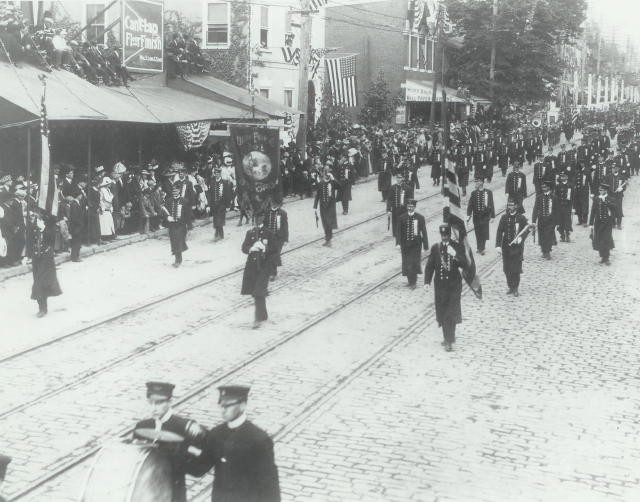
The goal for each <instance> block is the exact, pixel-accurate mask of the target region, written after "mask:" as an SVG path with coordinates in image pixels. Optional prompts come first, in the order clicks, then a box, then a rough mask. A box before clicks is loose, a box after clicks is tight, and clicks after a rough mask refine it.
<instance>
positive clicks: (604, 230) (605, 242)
mask: <svg viewBox="0 0 640 502" xmlns="http://www.w3.org/2000/svg"><path fill="white" fill-rule="evenodd" d="M608 191H609V185H607V184H606V183H601V184H600V186H599V187H598V196H597V197H594V199H593V205H592V206H591V216H590V217H589V225H590V226H591V241H592V242H591V244H592V246H593V249H594V250H596V251H598V252H599V253H600V263H604V264H605V265H610V262H609V255H610V253H611V250H612V249H613V248H614V247H615V245H614V243H613V235H612V234H613V224H614V222H615V217H616V205H615V203H614V202H612V201H611V200H610V199H609V196H608V195H607V192H608Z"/></svg>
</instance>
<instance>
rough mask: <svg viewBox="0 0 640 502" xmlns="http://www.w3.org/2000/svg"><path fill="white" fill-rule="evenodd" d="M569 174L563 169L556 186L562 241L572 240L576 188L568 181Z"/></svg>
mask: <svg viewBox="0 0 640 502" xmlns="http://www.w3.org/2000/svg"><path fill="white" fill-rule="evenodd" d="M568 178H569V175H568V174H567V173H566V172H565V171H563V172H561V173H560V182H559V183H558V185H557V186H556V194H555V195H556V200H557V201H558V208H557V209H558V211H557V223H558V231H559V232H560V240H561V241H562V242H571V237H570V235H571V232H572V231H573V226H572V225H571V217H572V214H571V213H572V210H573V198H574V196H575V194H574V188H573V187H572V186H571V185H570V184H569V182H568Z"/></svg>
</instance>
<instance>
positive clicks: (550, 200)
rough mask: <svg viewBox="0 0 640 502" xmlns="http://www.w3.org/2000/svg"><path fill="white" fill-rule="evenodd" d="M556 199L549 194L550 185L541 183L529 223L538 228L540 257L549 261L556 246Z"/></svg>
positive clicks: (546, 182)
mask: <svg viewBox="0 0 640 502" xmlns="http://www.w3.org/2000/svg"><path fill="white" fill-rule="evenodd" d="M557 205H558V204H557V199H556V198H555V196H554V195H553V193H552V192H551V183H550V182H549V181H545V182H543V183H542V193H541V194H540V195H538V196H537V197H536V202H535V204H534V206H533V214H532V216H531V222H532V223H533V225H534V226H536V225H537V227H538V239H539V244H540V249H541V250H542V257H543V258H544V259H545V260H550V259H551V248H552V246H555V245H557V244H558V241H557V240H556V229H555V227H556V212H557Z"/></svg>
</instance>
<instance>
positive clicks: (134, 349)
mask: <svg viewBox="0 0 640 502" xmlns="http://www.w3.org/2000/svg"><path fill="white" fill-rule="evenodd" d="M437 195H439V194H438V193H435V194H431V195H429V196H427V197H424V198H423V199H421V200H427V199H431V198H433V197H435V196H437ZM384 214H386V213H384ZM439 215H440V213H439V212H434V213H433V214H431V215H429V216H428V217H427V221H429V222H430V221H432V220H433V219H434V218H437V217H438V216H439ZM381 216H383V215H375V216H373V217H371V218H368V219H366V220H364V221H362V222H359V223H357V224H355V225H352V226H350V227H348V228H345V229H343V231H346V230H350V229H354V228H357V227H361V226H362V225H364V224H365V223H368V222H371V221H373V220H375V219H377V218H379V217H381ZM319 240H322V239H319ZM391 240H392V237H391V236H390V235H388V234H384V235H383V236H382V238H380V239H377V240H376V241H373V242H371V241H369V242H367V243H366V244H364V245H362V246H359V247H357V248H355V249H353V250H351V251H349V252H347V253H345V254H342V255H340V256H337V257H334V258H332V259H330V260H328V261H325V262H322V263H320V264H318V265H317V266H315V267H311V268H310V269H307V270H305V271H304V272H303V274H296V275H293V276H285V278H284V279H283V280H281V281H278V282H276V283H274V284H273V286H272V288H271V293H274V292H276V291H279V290H282V289H284V288H287V287H289V286H291V285H292V284H299V276H302V277H304V280H305V281H308V280H310V279H311V278H313V277H315V276H317V274H318V273H320V272H322V271H323V270H326V269H327V268H330V267H332V266H334V265H338V264H341V263H344V262H345V261H348V260H351V259H354V258H356V257H357V256H360V255H362V254H364V253H366V252H368V251H370V250H371V249H373V248H375V247H376V246H378V245H380V244H383V243H384V242H388V241H391ZM317 241H318V240H315V241H313V242H317ZM306 246H307V244H305V245H300V246H297V247H296V248H294V249H292V250H290V251H294V250H296V249H301V248H303V247H306ZM240 271H241V270H238V271H235V272H232V273H230V274H225V275H224V276H218V277H217V278H216V279H214V280H210V281H207V282H203V283H202V284H200V285H199V286H197V287H194V288H192V289H191V290H185V291H184V292H183V293H182V294H186V293H188V292H189V291H192V290H193V289H197V288H203V287H205V286H207V285H211V284H212V283H214V282H218V281H221V280H223V279H229V278H230V277H232V276H234V275H235V274H237V273H239V272H240ZM174 296H176V295H172V296H171V297H174ZM251 304H252V299H250V298H249V299H243V300H241V301H240V302H238V303H233V304H231V305H229V306H226V307H224V308H223V309H221V310H219V311H217V312H215V313H214V314H212V315H205V316H203V317H201V318H199V319H198V320H197V321H195V322H192V323H190V324H189V325H188V326H187V328H185V329H181V330H178V331H175V332H170V333H168V334H165V335H163V336H161V337H160V338H157V337H155V335H152V336H151V338H150V339H149V340H147V341H144V342H143V343H140V341H139V340H137V339H136V340H135V341H134V343H133V344H132V345H130V346H126V343H121V344H118V346H117V349H118V350H121V351H122V354H121V355H116V356H115V357H108V358H106V359H105V361H104V363H102V364H100V363H98V366H95V365H94V364H95V359H93V360H92V363H91V366H89V367H87V369H84V370H81V371H76V372H75V373H73V374H69V375H65V374H55V373H53V372H52V371H51V370H50V371H49V372H48V373H47V375H46V376H47V382H49V381H50V380H54V381H57V380H61V379H63V380H65V383H62V384H60V385H56V386H46V387H45V386H43V387H42V388H41V389H39V392H40V394H38V395H36V396H35V397H33V398H30V399H26V400H22V401H21V402H19V404H15V405H13V406H11V405H10V407H9V408H6V409H4V410H0V419H3V418H5V417H8V416H10V415H12V414H15V413H18V412H20V411H22V410H25V409H27V408H29V407H30V406H34V405H36V404H38V403H39V402H42V401H43V400H45V399H49V398H51V397H52V396H55V395H57V394H60V393H62V392H65V391H68V390H71V389H73V388H75V387H78V386H80V385H82V384H84V383H86V382H87V381H88V380H89V379H91V378H94V377H96V376H98V375H100V374H102V373H105V372H108V371H109V370H112V369H114V368H116V367H117V366H118V365H120V364H123V363H126V362H128V361H131V360H133V359H135V358H139V357H142V356H144V355H145V354H148V353H151V352H153V351H155V350H158V349H159V348H160V347H162V346H164V345H167V344H168V343H170V342H172V341H174V340H176V339H178V338H180V337H183V336H186V335H188V334H189V333H191V332H192V331H194V330H197V329H200V328H202V327H204V326H206V325H208V324H211V323H213V322H215V321H217V320H219V319H222V318H224V317H225V316H228V315H230V314H231V313H233V312H235V311H236V310H237V309H238V308H243V307H249V306H250V305H251ZM143 310H147V309H146V308H140V309H134V310H132V312H141V311H143ZM121 319H123V317H122V316H118V317H116V318H114V319H113V320H112V321H104V322H102V323H100V326H105V324H106V323H108V322H116V321H118V320H121ZM97 327H98V326H97V325H96V326H94V327H88V328H85V329H84V330H82V333H84V334H89V331H88V330H91V331H92V332H94V331H95V330H96V329H97ZM125 328H126V326H125ZM77 334H78V335H79V334H80V332H78V333H77ZM96 338H97V337H96ZM65 340H68V337H66V338H60V339H57V342H58V343H60V342H63V341H65ZM98 341H100V340H99V338H98ZM51 345H52V344H51V343H47V344H43V345H41V346H40V347H38V348H34V349H33V350H30V351H28V352H27V354H32V355H33V352H35V351H36V350H38V349H39V350H41V351H46V350H52V348H51ZM52 357H55V356H54V355H53V354H50V355H47V354H46V352H45V354H43V355H42V358H43V359H44V360H49V359H50V358H52ZM98 357H99V356H96V358H98ZM9 361H12V360H9ZM7 365H9V367H7ZM4 366H5V367H4V368H3V370H5V371H16V372H19V371H20V368H19V367H17V368H15V369H13V370H12V368H11V362H5V363H4ZM18 366H19V365H18ZM22 372H23V373H24V368H23V369H22ZM1 374H2V373H1V372H0V375H1ZM25 376H26V374H25ZM36 379H37V375H36ZM36 379H34V380H35V381H34V380H31V382H30V384H31V386H32V387H36V386H37V380H36Z"/></svg>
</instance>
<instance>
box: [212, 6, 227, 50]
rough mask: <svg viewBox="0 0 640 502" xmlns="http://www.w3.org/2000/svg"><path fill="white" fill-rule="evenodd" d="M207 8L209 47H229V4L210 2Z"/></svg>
mask: <svg viewBox="0 0 640 502" xmlns="http://www.w3.org/2000/svg"><path fill="white" fill-rule="evenodd" d="M207 7H208V8H207V45H228V43H229V4H227V3H226V2H224V3H221V2H216V3H211V2H210V3H209V4H208V6H207Z"/></svg>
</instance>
